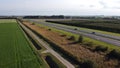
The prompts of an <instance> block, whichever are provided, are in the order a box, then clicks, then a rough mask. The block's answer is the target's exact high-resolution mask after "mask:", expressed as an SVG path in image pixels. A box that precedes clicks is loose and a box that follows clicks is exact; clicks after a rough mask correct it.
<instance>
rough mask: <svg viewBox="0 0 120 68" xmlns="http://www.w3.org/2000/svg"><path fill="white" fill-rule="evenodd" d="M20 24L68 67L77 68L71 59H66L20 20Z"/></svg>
mask: <svg viewBox="0 0 120 68" xmlns="http://www.w3.org/2000/svg"><path fill="white" fill-rule="evenodd" d="M19 24H20V25H21V26H22V28H23V29H25V30H26V32H27V33H28V34H30V36H32V37H34V38H35V39H36V40H37V41H38V42H39V43H40V44H41V45H42V46H44V47H45V48H46V49H47V51H48V52H49V53H51V54H52V55H53V56H55V57H56V58H57V59H58V60H59V61H61V62H62V63H63V64H64V65H65V66H66V67H67V68H75V67H74V65H72V64H71V63H70V62H69V61H67V60H66V59H64V58H63V57H62V56H61V55H60V54H59V53H57V52H56V51H54V50H53V49H52V48H50V45H49V44H47V43H46V42H44V41H43V40H42V39H40V38H39V37H38V36H37V35H36V34H34V33H33V32H32V31H31V30H29V29H28V28H27V27H25V26H24V25H23V24H21V23H20V22H19Z"/></svg>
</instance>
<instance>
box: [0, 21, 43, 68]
mask: <svg viewBox="0 0 120 68" xmlns="http://www.w3.org/2000/svg"><path fill="white" fill-rule="evenodd" d="M40 67H41V65H40V62H39V60H38V57H37V56H36V55H35V54H34V53H33V50H32V48H31V47H30V43H29V42H28V40H27V39H26V37H25V36H24V34H23V33H22V30H21V29H20V28H19V26H18V24H17V23H16V21H15V20H0V68H40Z"/></svg>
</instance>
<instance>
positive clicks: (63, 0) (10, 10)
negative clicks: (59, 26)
mask: <svg viewBox="0 0 120 68" xmlns="http://www.w3.org/2000/svg"><path fill="white" fill-rule="evenodd" d="M0 15H119V16H120V0H0Z"/></svg>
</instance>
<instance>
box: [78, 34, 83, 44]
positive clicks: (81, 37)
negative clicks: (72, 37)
mask: <svg viewBox="0 0 120 68" xmlns="http://www.w3.org/2000/svg"><path fill="white" fill-rule="evenodd" d="M78 42H80V43H82V42H83V36H82V35H80V36H79V38H78Z"/></svg>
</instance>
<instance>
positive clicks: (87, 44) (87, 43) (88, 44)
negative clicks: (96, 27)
mask: <svg viewBox="0 0 120 68" xmlns="http://www.w3.org/2000/svg"><path fill="white" fill-rule="evenodd" d="M84 45H86V46H92V45H93V43H92V42H86V43H84Z"/></svg>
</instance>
